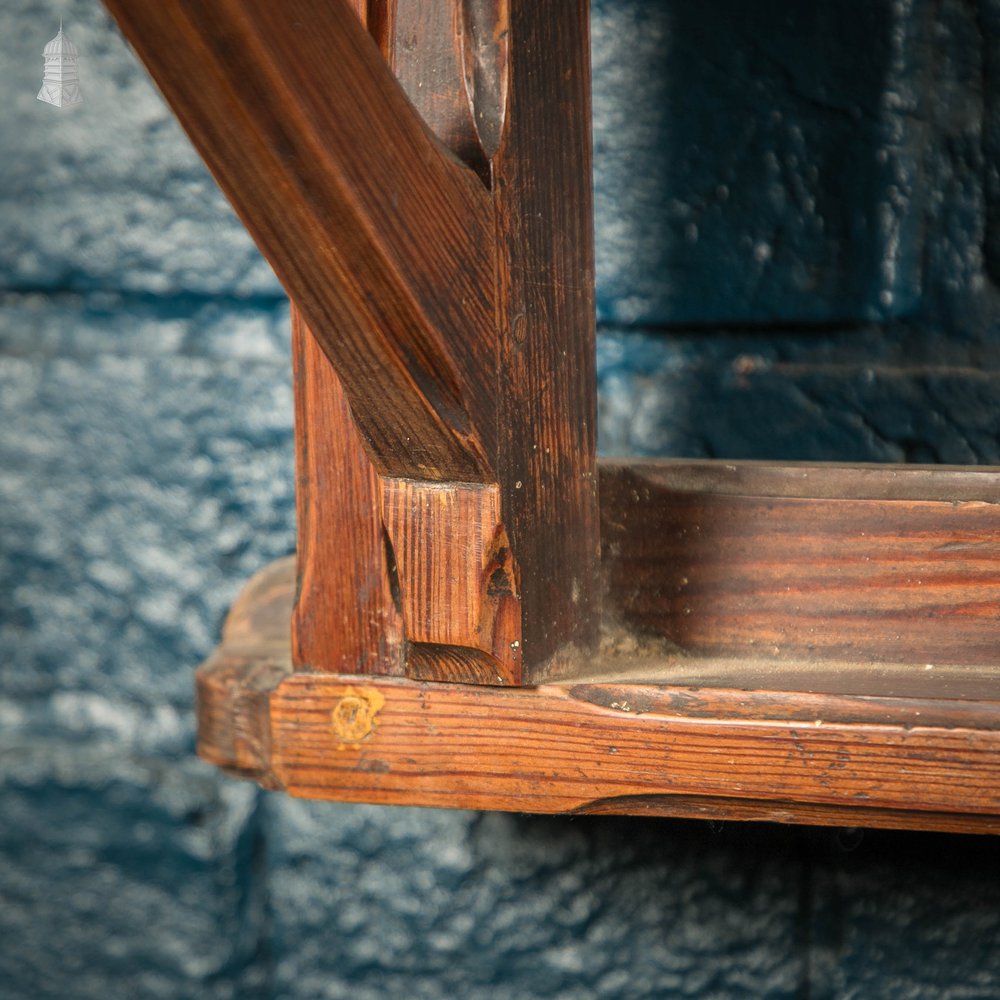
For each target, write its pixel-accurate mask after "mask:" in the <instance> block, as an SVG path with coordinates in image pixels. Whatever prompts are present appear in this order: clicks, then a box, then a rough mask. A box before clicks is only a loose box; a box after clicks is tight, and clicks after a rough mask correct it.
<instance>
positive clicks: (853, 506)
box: [601, 462, 1000, 670]
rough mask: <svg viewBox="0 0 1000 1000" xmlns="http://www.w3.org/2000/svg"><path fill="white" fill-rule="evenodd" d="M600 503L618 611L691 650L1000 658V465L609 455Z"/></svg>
mask: <svg viewBox="0 0 1000 1000" xmlns="http://www.w3.org/2000/svg"><path fill="white" fill-rule="evenodd" d="M946 497H948V499H946ZM601 515H602V522H603V523H602V538H603V547H604V557H603V558H604V570H605V573H606V575H607V581H608V593H609V595H610V596H609V600H608V604H609V608H608V610H609V614H614V615H617V618H618V621H619V622H620V623H622V624H624V625H626V626H628V627H629V628H631V629H635V630H638V631H639V632H640V633H647V634H656V635H660V636H663V637H665V638H667V639H669V641H670V642H671V643H673V644H675V645H676V646H677V647H678V648H680V649H683V650H689V651H696V652H701V653H713V654H720V655H738V656H743V657H754V658H761V659H765V660H767V659H778V660H780V659H788V658H793V659H796V658H797V659H811V660H821V659H833V660H853V661H865V662H869V663H873V664H877V663H882V662H895V663H912V664H915V665H916V666H917V667H918V668H920V669H924V670H927V669H933V667H934V665H940V664H948V663H963V664H970V665H973V664H974V665H978V666H994V667H995V666H997V665H998V661H1000V473H998V471H997V470H995V469H992V470H991V469H965V470H959V469H944V470H940V471H939V470H937V469H935V468H933V467H927V468H922V469H921V468H915V467H908V468H907V467H896V468H894V467H891V466H868V467H857V466H855V467H848V466H845V467H837V466H826V467H824V466H810V465H794V464H792V465H785V466H777V465H764V464H754V463H722V462H719V463H691V462H661V463H645V464H643V463H634V464H620V465H616V464H612V463H607V464H605V465H603V466H602V474H601Z"/></svg>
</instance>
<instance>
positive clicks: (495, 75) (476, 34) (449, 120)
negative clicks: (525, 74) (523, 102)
mask: <svg viewBox="0 0 1000 1000" xmlns="http://www.w3.org/2000/svg"><path fill="white" fill-rule="evenodd" d="M375 6H376V7H377V10H376V11H371V10H369V17H370V18H371V19H372V22H373V23H372V24H370V25H369V29H370V30H371V32H372V34H373V36H374V37H375V39H376V41H378V42H379V45H380V48H381V49H382V51H383V53H384V54H385V57H386V61H387V62H388V63H389V65H390V66H391V67H392V68H393V70H394V71H395V74H396V79H397V80H399V83H400V85H401V86H402V88H403V90H405V91H406V94H407V96H408V97H409V98H410V100H411V101H412V102H413V106H414V107H415V108H416V109H417V110H418V111H419V112H420V116H421V117H422V118H423V120H424V121H425V122H426V123H427V125H428V126H429V127H430V128H431V130H432V131H433V132H434V134H435V135H436V136H437V137H438V138H439V139H440V140H441V141H442V142H443V143H444V145H445V146H447V147H448V149H450V150H451V151H452V152H453V153H454V154H455V155H456V156H457V157H458V158H459V159H460V160H462V161H463V162H464V163H467V164H468V165H469V166H470V167H472V169H473V170H475V171H476V173H477V174H478V175H479V177H480V178H481V180H482V181H483V183H484V184H485V185H486V186H487V187H490V186H491V185H492V172H491V168H490V160H491V159H492V158H493V156H494V155H495V154H496V151H497V148H498V146H499V143H500V136H501V134H502V131H503V120H504V114H505V111H506V78H507V55H508V37H509V24H508V11H507V0H438V2H435V3H414V2H412V0H377V2H376V4H375ZM373 14H374V16H372V15H373Z"/></svg>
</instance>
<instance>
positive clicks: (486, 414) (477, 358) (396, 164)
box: [107, 0, 496, 482]
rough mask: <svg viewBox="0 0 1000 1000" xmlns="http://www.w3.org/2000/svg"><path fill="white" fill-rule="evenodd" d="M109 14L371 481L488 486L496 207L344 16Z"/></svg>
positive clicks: (236, 5)
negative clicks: (305, 352)
mask: <svg viewBox="0 0 1000 1000" xmlns="http://www.w3.org/2000/svg"><path fill="white" fill-rule="evenodd" d="M107 6H108V8H109V10H110V11H111V12H112V13H113V14H114V16H115V18H116V19H117V21H118V23H119V25H121V27H122V29H123V30H124V32H125V34H126V35H127V36H128V38H129V40H130V41H131V42H132V44H133V45H134V46H135V48H136V50H137V51H138V53H139V55H140V56H141V58H142V59H143V62H145V64H146V66H147V67H148V68H149V70H150V72H151V73H152V75H153V77H154V79H155V80H156V82H157V83H158V84H159V86H160V89H161V90H162V91H163V93H164V96H165V97H166V98H167V100H168V101H169V102H170V105H171V107H172V108H173V110H174V111H175V113H176V114H177V116H178V118H179V119H180V121H181V124H183V125H184V127H185V129H186V130H187V132H188V134H189V135H190V136H191V138H192V140H193V142H194V144H195V146H196V147H197V148H198V150H199V152H200V153H201V154H202V156H203V157H204V158H205V161H206V162H207V163H208V165H209V167H210V168H211V169H212V172H213V173H214V174H215V177H216V179H217V180H218V181H219V184H220V186H221V187H222V189H223V190H224V191H225V192H226V194H227V195H228V197H229V199H230V200H231V201H232V203H233V205H234V207H235V208H236V210H237V212H238V213H239V214H240V216H241V218H242V219H243V221H244V222H245V223H246V225H247V228H248V229H249V230H250V232H251V234H252V235H253V236H254V238H255V239H256V241H257V243H258V245H259V246H260V247H261V249H262V251H263V252H264V254H265V256H267V258H268V260H269V261H270V262H271V264H272V265H273V267H274V269H275V272H276V273H277V275H278V277H279V278H280V279H281V281H282V283H283V284H284V286H285V288H286V289H287V290H288V292H289V295H290V296H291V298H292V299H293V300H294V301H295V303H296V304H297V305H298V307H299V308H300V309H301V311H302V314H303V316H304V317H305V319H306V321H307V323H308V325H309V327H310V329H311V330H312V332H313V334H314V335H315V336H316V337H317V339H318V340H319V342H320V344H321V346H322V347H323V350H324V351H325V352H326V354H327V355H328V356H329V357H330V358H331V360H332V361H333V362H334V364H335V367H336V368H337V371H338V372H339V374H340V376H341V380H342V383H343V386H344V390H345V392H346V393H347V395H348V398H349V400H350V403H351V407H352V412H353V413H354V418H355V420H357V422H358V426H359V428H360V429H361V432H362V434H363V436H364V437H365V439H366V441H367V442H368V444H369V447H370V449H371V453H372V458H373V460H374V461H375V463H376V465H377V466H378V467H379V469H380V471H388V472H391V473H393V474H397V475H411V476H415V477H418V478H425V479H436V480H447V479H458V480H468V481H480V482H482V481H487V480H490V479H492V478H495V472H494V471H493V469H492V463H491V460H490V458H489V456H490V455H493V454H495V452H496V443H495V436H496V412H495V411H496V401H495V398H494V397H495V393H496V338H495V334H494V332H493V331H494V328H495V321H496V304H495V299H494V293H495V261H494V257H495V251H494V248H493V243H494V238H493V209H492V205H491V203H490V199H489V196H488V194H487V192H486V191H485V189H484V188H483V185H482V183H481V182H480V181H479V179H478V178H477V177H476V176H475V175H474V174H473V173H472V171H470V170H468V169H467V168H465V167H464V166H463V165H462V164H460V163H458V162H457V161H456V160H455V159H454V158H453V157H452V156H451V155H450V154H449V153H448V151H447V150H445V149H444V147H442V146H441V145H440V143H439V142H438V141H437V140H436V139H435V138H434V136H433V134H432V133H431V132H430V131H429V129H428V128H427V126H426V125H425V123H424V122H423V121H422V120H421V118H420V116H419V115H418V113H417V112H416V110H415V109H414V108H413V106H412V104H411V103H410V102H409V101H408V100H407V98H406V96H405V94H404V93H403V91H402V90H401V89H400V87H399V85H398V84H397V82H396V81H395V79H394V78H393V76H392V73H391V72H390V70H389V68H388V66H387V65H386V62H385V60H384V59H383V58H382V56H381V54H380V53H379V51H378V49H377V47H376V45H375V43H374V42H373V40H372V39H371V38H370V36H369V35H368V33H367V32H366V31H365V29H364V27H363V25H362V24H361V22H360V21H359V19H358V17H357V15H356V13H355V11H354V10H353V9H352V7H351V5H350V4H348V3H347V2H346V0H328V2H325V3H322V4H316V3H310V2H309V0H284V2H282V3H280V4H275V3H271V2H269V0H160V2H158V3H145V2H142V0H109V2H108V4H107ZM442 289H447V290H448V294H442ZM386 400H392V405H391V406H386V405H385V401H386Z"/></svg>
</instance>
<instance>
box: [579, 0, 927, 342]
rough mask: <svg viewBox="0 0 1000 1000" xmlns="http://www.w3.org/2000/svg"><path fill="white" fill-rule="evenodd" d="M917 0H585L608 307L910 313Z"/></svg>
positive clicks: (918, 84)
mask: <svg viewBox="0 0 1000 1000" xmlns="http://www.w3.org/2000/svg"><path fill="white" fill-rule="evenodd" d="M612 6H613V7H614V9H613V10H612V9H611V7H612ZM925 7H929V5H927V4H921V3H919V2H917V3H895V4H891V3H887V2H881V3H872V2H870V0H847V2H844V0H818V2H816V3H808V4H800V3H795V2H793V0H761V2H755V3H744V2H741V0H710V2H707V3H696V2H683V0H682V2H679V3H669V4H666V3H657V2H654V0H628V2H625V3H619V2H617V0H615V2H614V3H613V4H612V2H611V0H607V2H602V0H598V3H597V4H596V5H595V22H594V66H595V120H596V124H597V127H598V131H597V134H596V137H595V140H596V141H595V159H596V164H597V195H598V199H599V200H600V201H603V203H602V204H601V205H600V206H599V210H600V215H601V219H602V222H603V223H604V225H603V226H599V227H598V249H599V268H598V283H599V288H600V310H601V316H602V318H603V319H605V320H607V321H611V322H625V323H644V324H654V325H655V324H664V323H666V324H670V325H674V326H676V325H694V326H710V325H714V324H736V325H740V326H746V325H750V324H767V325H772V324H775V323H781V324H788V323H791V324H815V323H820V324H833V323H839V324H845V323H847V324H851V323H858V322H862V321H868V320H879V319H883V318H886V317H890V316H899V315H905V314H907V313H909V312H911V311H912V310H913V309H914V307H915V305H916V304H917V302H918V300H919V294H920V252H919V244H920V232H921V227H922V223H921V218H920V215H921V212H920V206H919V204H917V205H915V204H914V202H915V200H918V199H919V195H920V190H921V187H922V184H921V176H922V163H921V161H922V156H923V153H924V149H925V145H926V139H927V128H926V125H925V124H924V123H923V122H922V121H921V119H920V117H919V110H920V105H921V102H922V100H923V99H924V91H925V87H926V76H927V74H928V73H929V69H930V67H929V66H928V65H927V62H928V61H927V59H925V58H922V51H923V50H922V49H921V39H922V35H923V34H924V32H925V30H926V24H925V21H926V20H927V17H928V15H929V13H930V12H929V10H924V9H918V8H925ZM612 218H614V219H615V223H613V224H611V225H608V224H607V222H608V220H610V219H612Z"/></svg>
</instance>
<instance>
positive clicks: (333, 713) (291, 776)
mask: <svg viewBox="0 0 1000 1000" xmlns="http://www.w3.org/2000/svg"><path fill="white" fill-rule="evenodd" d="M282 581H284V583H282ZM291 584H292V581H291V567H290V565H289V564H288V563H287V562H286V563H285V564H284V565H283V566H276V567H274V568H272V569H271V570H269V571H267V572H266V573H265V574H263V576H262V577H260V578H258V580H257V581H255V582H254V583H253V584H252V585H251V588H250V591H249V592H248V593H247V594H246V595H245V596H244V597H243V598H241V600H240V601H239V602H238V604H237V605H236V607H235V608H234V611H233V614H232V615H231V617H230V619H229V621H228V622H227V625H226V629H225V633H224V640H223V645H222V647H221V648H220V650H219V652H218V653H217V654H216V655H215V656H214V657H213V659H212V660H210V661H209V662H208V663H207V664H206V665H205V666H204V667H202V668H201V670H200V671H199V710H200V721H201V725H200V728H199V752H200V753H201V754H202V756H203V757H205V758H206V759H207V760H210V761H212V762H213V763H216V764H218V765H220V766H223V767H226V768H228V769H230V770H233V771H234V772H236V773H239V774H242V775H243V776H247V777H253V778H255V779H256V780H258V781H260V782H262V783H263V784H265V785H267V786H268V787H273V788H281V789H284V790H285V791H287V792H290V793H291V794H294V795H301V796H307V797H310V798H329V799H338V800H343V801H367V802H378V803H393V804H411V805H412V804H419V805H432V806H448V807H461V808H477V809H504V810H517V811H529V812H564V813H627V814H638V815H676V816H703V817H710V818H714V819H763V820H770V821H773V822H797V823H819V824H850V825H865V826H884V827H896V828H919V829H941V830H957V831H969V832H980V833H983V832H991V833H996V832H1000V681H998V682H995V683H994V697H992V698H991V699H972V700H968V699H955V698H950V699H948V698H946V699H925V698H919V699H909V698H889V697H874V698H873V697H868V696H864V695H854V696H847V695H844V696H829V695H815V694H809V693H803V692H798V691H795V690H787V691H778V690H769V691H738V690H733V689H730V688H724V687H721V688H714V689H713V688H702V689H700V690H699V689H695V688H691V687H687V686H678V685H671V684H615V683H593V684H571V683H570V684H568V683H558V684H548V685H544V686H542V687H538V688H510V687H506V688H504V687H486V686H483V685H468V684H455V683H440V682H420V681H414V680H409V679H402V678H379V677H372V676H355V677H347V676H341V677H335V676H333V675H329V674H327V675H322V674H315V673H293V672H291V666H290V663H289V660H288V655H287V651H286V653H285V656H284V660H283V665H284V669H282V661H281V660H280V657H279V656H278V654H277V653H276V648H277V646H278V645H279V644H280V641H281V637H282V636H283V635H285V623H286V622H287V614H288V608H289V604H290V600H291ZM282 587H284V591H285V597H284V606H282V598H281V596H280V595H281V591H282ZM285 642H286V650H287V639H286V640H285ZM253 649H258V650H259V656H258V658H257V659H256V660H255V659H254V657H253V656H252V655H251V653H250V651H251V650H253Z"/></svg>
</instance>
